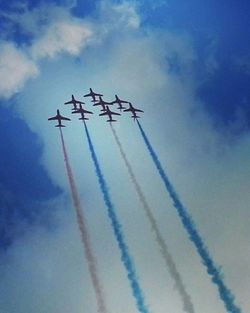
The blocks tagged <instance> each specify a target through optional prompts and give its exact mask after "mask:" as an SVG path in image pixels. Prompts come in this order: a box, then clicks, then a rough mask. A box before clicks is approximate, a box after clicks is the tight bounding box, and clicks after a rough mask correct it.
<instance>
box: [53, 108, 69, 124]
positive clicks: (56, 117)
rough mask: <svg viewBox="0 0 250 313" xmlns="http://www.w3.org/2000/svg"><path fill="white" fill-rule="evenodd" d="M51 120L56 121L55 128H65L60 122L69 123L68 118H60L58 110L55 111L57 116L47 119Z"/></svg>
mask: <svg viewBox="0 0 250 313" xmlns="http://www.w3.org/2000/svg"><path fill="white" fill-rule="evenodd" d="M53 120H57V121H58V124H57V125H55V127H65V125H62V120H63V121H70V118H68V117H65V116H62V115H61V114H60V112H59V110H57V114H56V115H55V116H52V117H50V118H48V121H53Z"/></svg>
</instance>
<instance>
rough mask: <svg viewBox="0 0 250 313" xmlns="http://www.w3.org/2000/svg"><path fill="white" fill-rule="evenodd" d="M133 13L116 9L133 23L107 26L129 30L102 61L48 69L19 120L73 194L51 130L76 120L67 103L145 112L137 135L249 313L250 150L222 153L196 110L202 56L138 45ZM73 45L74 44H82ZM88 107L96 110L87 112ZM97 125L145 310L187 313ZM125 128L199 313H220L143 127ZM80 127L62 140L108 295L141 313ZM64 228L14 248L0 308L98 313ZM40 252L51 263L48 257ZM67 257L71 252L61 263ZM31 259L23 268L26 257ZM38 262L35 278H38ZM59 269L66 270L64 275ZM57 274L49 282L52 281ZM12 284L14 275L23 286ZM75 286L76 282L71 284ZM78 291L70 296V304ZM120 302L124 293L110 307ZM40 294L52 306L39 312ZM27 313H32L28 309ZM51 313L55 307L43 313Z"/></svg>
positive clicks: (180, 47)
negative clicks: (119, 101) (91, 99)
mask: <svg viewBox="0 0 250 313" xmlns="http://www.w3.org/2000/svg"><path fill="white" fill-rule="evenodd" d="M126 6H127V4H126V5H125V9H124V8H122V9H121V8H120V9H118V11H119V10H120V11H121V12H123V11H124V10H125V11H126V12H128V15H126V14H125V15H123V16H126V18H125V19H124V20H123V19H122V18H121V20H120V21H119V18H117V19H116V18H115V19H113V18H112V19H109V17H108V16H102V22H103V23H100V25H102V26H103V25H104V26H105V27H110V29H111V26H112V23H113V24H114V23H115V21H118V24H116V26H117V25H120V26H122V25H124V28H122V27H121V29H119V27H117V28H116V27H114V29H113V33H114V34H116V36H114V37H115V38H112V39H113V40H112V42H111V40H110V38H108V40H107V41H105V37H104V39H103V40H102V41H101V42H100V45H99V46H98V49H96V47H93V46H90V49H88V50H81V51H80V50H79V52H78V53H80V54H79V62H78V63H77V64H76V63H75V62H74V61H73V60H72V59H71V58H68V57H64V58H60V59H56V60H52V61H51V60H50V61H49V62H43V68H42V70H41V75H40V77H39V79H37V80H34V81H30V82H29V83H28V84H27V88H25V89H24V91H23V93H22V95H20V97H19V103H18V106H17V108H18V112H19V113H20V115H21V116H22V117H23V118H24V119H25V121H26V122H27V124H28V125H29V127H30V128H31V129H33V130H34V131H35V132H37V133H38V135H39V136H40V137H41V138H42V140H43V142H44V155H43V157H42V162H43V165H44V166H45V168H46V169H47V171H48V174H49V175H50V176H51V178H52V179H53V180H54V181H55V182H56V183H58V184H60V186H62V187H63V188H64V189H65V190H68V189H67V180H66V177H65V175H64V164H63V158H62V156H61V147H60V141H59V139H58V132H57V130H56V129H55V128H54V127H53V126H52V125H51V124H49V123H48V121H47V117H48V116H49V115H50V114H53V113H54V112H55V109H56V108H58V107H59V106H60V108H61V109H62V112H63V113H64V114H66V115H69V112H70V111H69V109H68V108H66V106H63V105H61V104H62V103H63V102H64V101H65V100H67V99H68V97H69V96H70V95H71V93H74V94H75V95H76V96H77V97H79V98H81V99H82V94H83V92H84V90H85V91H87V88H88V87H91V86H92V87H93V88H95V89H96V90H97V91H100V92H104V94H105V99H107V100H108V101H109V100H111V98H112V97H113V95H114V94H115V93H118V94H119V95H120V96H121V97H122V98H127V99H128V100H131V101H132V102H133V103H134V104H135V105H136V106H138V107H139V108H142V109H144V111H145V113H144V115H143V118H142V119H141V120H142V124H143V126H144V127H145V130H146V131H147V133H148V134H149V135H150V140H151V141H152V143H153V145H154V147H155V149H156V151H157V152H158V154H159V156H160V159H161V161H162V164H163V166H164V168H167V170H168V174H169V177H170V178H171V180H172V181H173V182H174V185H175V186H176V189H177V191H178V192H179V194H180V195H181V198H182V199H183V201H184V203H185V205H186V206H187V207H188V208H189V210H190V212H191V213H192V215H193V217H194V220H195V221H196V222H197V225H198V227H199V229H200V231H201V233H202V235H203V237H204V238H205V239H206V243H207V245H208V247H209V250H210V251H211V254H212V255H213V256H214V258H215V260H217V261H218V263H219V264H222V265H223V272H224V273H225V278H226V282H227V283H228V285H229V286H230V287H231V288H232V290H233V291H234V292H235V294H236V300H237V303H241V304H242V307H243V309H245V310H247V308H248V307H249V295H248V294H247V291H245V290H249V281H247V275H245V274H246V273H247V272H249V271H250V268H249V262H248V259H249V257H250V256H249V254H250V252H249V242H248V241H249V240H248V238H249V227H248V220H249V219H248V217H249V210H248V203H249V201H250V199H249V192H247V186H249V184H250V178H249V175H247V173H249V168H250V163H249V158H247V156H248V155H249V153H250V151H249V150H250V142H249V138H244V139H242V140H240V141H238V143H237V144H234V145H231V146H230V145H227V143H225V141H224V138H223V137H222V136H221V135H220V134H218V133H216V132H215V131H214V129H213V128H212V126H211V121H210V120H209V118H208V117H207V116H206V115H205V114H204V112H202V110H201V109H200V106H199V105H200V103H199V101H198V100H197V99H196V97H195V85H196V84H195V82H194V81H193V77H192V75H191V71H190V69H191V65H192V62H193V60H195V57H196V56H195V53H194V51H193V49H192V44H191V43H190V41H189V39H188V38H187V37H183V36H179V35H173V34H171V33H165V34H161V35H160V36H159V34H158V33H155V32H148V33H144V35H141V34H140V33H134V28H133V27H132V28H131V27H130V26H129V27H128V25H129V24H130V23H128V21H129V20H130V19H129V18H128V17H129V16H131V14H132V13H131V12H130V10H129V9H128V8H127V7H126ZM107 7H108V6H107ZM118 8H119V5H118ZM114 10H115V9H114ZM116 10H117V9H116ZM105 12H109V10H107V11H105ZM129 12H130V13H129ZM116 14H117V13H116ZM132 15H133V14H132ZM119 16H120V15H119V14H118V17H119ZM132 20H133V19H132ZM104 21H106V22H104ZM58 22H59V21H56V23H58ZM56 23H55V24H54V25H56ZM105 23H106V24H105ZM119 23H120V24H119ZM132 24H133V23H132ZM51 27H52V24H51V25H50V27H49V28H47V29H46V30H45V32H43V34H42V35H41V37H40V38H37V40H41V39H42V38H45V37H46V36H45V35H46V34H48V31H49V29H51ZM96 27H97V28H98V27H99V26H98V25H97V26H96ZM52 28H53V27H52ZM97 28H96V29H97ZM124 29H127V30H128V29H130V30H132V32H131V33H129V32H126V31H124V32H123V30H124ZM54 31H55V29H54ZM99 35H100V34H98V36H99ZM43 36H44V37H43ZM80 37H81V36H80ZM77 38H78V37H77ZM74 40H75V41H76V42H79V40H78V39H74ZM57 49H58V50H56V52H55V53H59V52H62V50H61V48H60V45H59V48H57ZM52 50H53V49H52ZM66 52H67V53H69V54H72V52H69V51H66ZM52 54H53V53H52ZM46 55H48V54H46ZM73 55H74V54H73ZM172 55H178V58H179V61H180V62H179V63H180V66H181V68H182V70H183V69H184V70H183V71H182V76H181V79H180V77H178V75H171V73H169V72H168V66H167V65H168V64H167V62H166V60H167V59H168V57H171V56H172ZM53 61H54V62H53ZM69 77H70V79H69ZM44 91H46V92H44ZM87 105H89V106H90V103H88V104H87ZM89 108H90V107H89ZM95 113H96V114H95V115H94V116H93V118H91V120H90V121H89V124H88V125H89V128H90V131H91V135H92V136H93V139H94V143H95V147H96V149H97V152H98V155H99V156H100V161H101V166H102V168H103V170H104V173H106V174H107V176H106V177H107V181H108V183H109V186H110V191H111V194H112V198H113V200H114V203H115V204H117V211H118V216H119V217H120V218H121V223H122V225H123V227H124V231H125V236H126V240H127V242H128V244H129V247H130V249H131V251H132V255H133V257H134V260H135V265H136V268H137V271H138V274H139V277H140V279H141V282H142V286H143V289H144V291H145V295H146V301H147V303H149V304H150V309H152V312H159V313H161V312H165V311H166V308H168V309H169V311H171V312H173V313H176V312H180V311H181V304H180V300H179V298H178V295H177V294H176V291H175V290H174V288H173V287H172V286H173V282H172V281H171V280H170V278H169V276H168V273H167V270H166V269H165V268H164V265H163V263H162V261H161V258H160V256H159V253H158V248H157V247H156V245H155V242H154V239H153V237H152V233H151V231H150V227H149V225H148V221H147V220H146V219H145V216H144V215H143V213H142V212H141V208H140V204H139V203H138V199H137V198H136V197H135V196H134V190H133V188H132V186H131V184H130V183H129V181H128V176H127V173H126V171H125V170H124V166H123V165H122V163H121V161H120V158H119V154H118V151H117V149H116V147H115V146H114V142H113V140H112V137H111V132H110V130H109V129H108V126H107V123H105V122H104V121H101V119H100V118H99V116H97V111H95ZM72 119H73V118H72ZM120 121H121V122H119V123H117V124H116V125H115V127H116V128H117V131H118V134H119V136H120V139H121V141H122V143H123V145H124V146H125V148H126V151H127V154H128V158H129V160H130V161H132V164H133V166H134V169H135V171H136V174H137V175H138V178H139V180H140V182H141V184H142V187H143V189H144V190H145V192H146V194H147V197H148V199H149V202H150V203H151V205H152V208H153V209H154V213H155V216H156V218H157V220H158V223H159V226H160V228H161V230H162V233H163V234H164V236H165V238H166V240H167V242H168V244H169V245H170V250H171V252H172V254H173V256H174V258H175V260H176V263H177V266H178V268H179V270H180V272H181V274H182V276H183V279H184V281H185V285H186V286H187V288H188V291H189V293H190V295H191V296H192V298H193V301H194V304H195V308H196V311H197V312H199V311H202V312H204V313H211V312H221V311H223V310H224V309H223V306H222V304H221V301H220V300H219V299H218V293H217V290H216V289H215V288H214V286H213V285H212V283H211V281H210V280H209V279H208V277H207V274H206V272H205V270H204V268H203V266H202V264H201V262H200V259H199V257H198V256H197V254H196V252H195V251H194V249H193V246H192V244H191V243H190V242H189V240H188V239H187V236H186V233H185V232H184V231H183V229H182V226H181V225H180V222H179V220H178V218H177V215H176V212H175V210H174V208H173V206H172V204H171V203H170V201H169V200H168V197H167V195H166V193H165V190H164V188H163V187H162V183H161V181H160V180H159V178H158V176H157V174H156V172H155V169H154V167H153V165H152V162H151V160H150V158H149V156H148V155H147V152H146V149H145V146H144V144H143V143H142V140H141V138H140V136H139V134H138V130H137V128H136V124H135V123H133V122H132V121H131V120H130V118H129V117H128V116H125V114H123V116H122V117H121V119H120ZM76 122H77V120H76V119H75V120H73V121H72V122H71V124H70V125H69V127H67V128H66V129H65V132H64V134H65V140H66V144H67V147H68V150H69V155H70V160H71V163H72V167H73V171H74V174H75V177H76V180H77V182H78V186H79V191H80V192H81V196H82V198H83V200H84V202H83V203H84V205H85V206H86V208H87V211H88V222H89V223H90V225H91V226H92V227H90V229H91V230H92V233H91V234H92V237H91V238H93V243H94V247H95V251H97V253H98V256H99V258H98V260H100V262H99V264H100V272H101V275H102V278H103V285H104V287H105V288H106V290H107V298H108V300H109V301H108V303H109V305H110V312H120V311H121V309H120V308H128V302H129V309H128V311H129V312H136V309H135V306H134V299H133V298H132V295H131V292H130V290H129V288H128V286H127V285H126V282H125V281H126V279H125V274H124V269H123V268H122V266H121V263H120V260H119V255H118V253H117V250H116V248H117V245H116V242H115V240H114V238H113V236H112V232H111V229H110V228H109V226H108V222H107V217H106V213H105V208H104V206H103V203H102V199H101V195H100V192H99V189H98V186H97V181H96V177H95V175H94V170H93V165H92V163H91V160H90V155H89V152H88V148H87V144H86V140H85V138H84V135H83V129H82V127H81V125H80V124H77V123H76ZM111 168H112V170H111ZM64 220H65V221H66V222H65V224H66V225H68V227H67V226H65V225H63V226H62V231H61V230H60V236H58V237H57V238H48V235H47V234H39V235H37V234H36V233H35V235H34V238H33V239H31V238H30V237H31V236H32V235H30V237H29V236H27V238H24V239H23V241H21V243H20V246H19V247H17V246H14V247H13V251H12V253H13V255H14V256H13V258H12V259H11V262H10V263H9V264H10V265H8V266H9V268H8V270H7V274H6V275H5V277H4V281H6V282H7V283H9V284H12V285H11V286H10V285H7V287H8V288H9V289H8V290H9V294H10V296H9V298H8V297H7V296H6V297H4V301H5V302H2V303H3V304H4V305H3V309H2V311H3V312H6V311H7V312H8V308H13V303H14V302H13V301H14V299H15V300H16V303H18V304H19V301H21V304H20V307H21V308H22V309H19V311H20V312H22V310H23V312H26V313H30V312H34V310H35V311H36V312H39V313H40V312H42V313H50V312H51V311H53V312H55V313H57V312H64V311H65V312H66V309H67V308H66V309H64V308H63V305H62V299H66V298H68V299H70V301H72V302H70V303H71V304H72V308H73V310H74V312H76V313H78V312H79V313H80V312H82V307H83V305H84V306H87V307H88V312H95V303H94V300H93V301H90V300H89V298H88V297H86V298H84V297H82V294H83V291H82V290H84V291H85V292H86V293H91V287H90V284H89V283H88V285H87V286H86V285H84V286H83V287H82V280H81V277H83V276H80V275H79V267H81V265H82V263H81V259H80V257H79V255H80V253H81V252H80V251H81V250H80V248H79V250H77V251H76V249H75V247H73V248H72V247H71V248H68V246H69V245H70V242H72V241H71V240H72V238H73V237H74V236H75V235H73V236H72V230H71V229H70V227H71V226H72V224H73V222H72V223H69V224H68V219H67V217H65V219H64ZM103 229H105V231H104V230H103ZM32 234H33V233H32ZM75 238H77V236H75ZM47 243H48V244H47ZM20 247H21V249H20ZM45 247H46V249H47V250H46V256H45V255H44V253H43V251H44V249H45ZM64 247H66V248H67V249H66V251H64V252H62V250H63V249H64ZM27 251H28V252H27ZM34 251H35V252H34ZM114 251H115V253H113V252H114ZM235 251H236V253H235ZM24 253H25V254H26V253H28V257H27V258H25V257H23V254H24ZM75 257H76V258H75ZM27 260H28V261H27ZM62 260H63V262H62ZM38 261H39V262H40V263H38V265H39V268H38V267H37V266H36V263H37V262H38ZM64 261H66V263H67V264H68V267H66V270H67V272H66V273H65V264H64ZM55 264H56V265H58V266H55ZM29 265H31V267H30V266H29ZM51 268H52V269H53V271H51V272H50V271H49V270H50V269H51ZM2 269H3V272H4V271H5V269H6V267H5V266H3V267H2ZM13 269H14V271H13ZM16 273H19V276H18V277H17V278H16V276H15V275H16ZM64 273H65V275H64ZM80 273H81V270H80ZM28 275H30V276H31V277H33V278H36V279H37V280H35V279H34V280H33V281H32V284H31V283H30V282H29V283H28V284H27V285H25V291H24V292H23V293H22V295H23V297H21V296H20V294H19V291H18V288H17V287H16V286H17V285H16V282H18V283H19V285H21V284H22V283H23V282H24V279H25V278H26V277H27V276H28ZM51 275H52V276H51ZM86 275H87V274H86ZM20 276H21V278H20ZM51 277H52V278H53V279H51ZM72 277H73V278H74V281H71V282H70V283H69V284H67V282H68V281H69V280H70V279H71V278H72ZM239 277H241V280H240V281H239ZM48 282H49V285H50V286H52V287H53V288H52V289H53V292H51V293H50V292H48V291H47V289H46V288H47V286H48ZM4 285H5V284H4ZM34 286H35V288H34ZM41 286H42V288H40V287H41ZM117 286H119V288H117ZM121 286H123V287H122V290H123V291H124V290H125V291H126V292H125V294H126V296H124V293H123V292H121V291H120V290H121V289H120V288H121ZM124 286H126V287H124ZM242 286H244V288H243V287H242ZM74 288H75V289H74ZM82 288H83V289H82ZM126 288H127V289H126ZM2 290H6V289H2ZM34 290H35V292H33V291H34ZM72 290H73V291H74V292H71V291H72ZM22 291H23V290H22ZM40 291H41V292H40ZM114 292H117V294H116V296H115V297H114V296H113V295H114ZM41 294H42V296H43V297H44V298H43V299H46V300H45V301H41ZM44 295H45V296H44ZM88 295H89V294H88ZM114 298H115V300H114ZM73 301H74V302H73ZM38 302H39V303H40V304H41V305H40V306H39V308H37V307H36V303H38ZM44 302H46V304H44ZM0 303H1V302H0ZM26 303H27V304H29V307H28V309H27V304H26ZM48 303H49V305H50V307H46V305H47V304H48ZM86 303H87V304H86ZM39 310H40V311H39ZM123 310H124V309H123ZM9 311H10V312H11V310H9ZM12 311H14V310H12Z"/></svg>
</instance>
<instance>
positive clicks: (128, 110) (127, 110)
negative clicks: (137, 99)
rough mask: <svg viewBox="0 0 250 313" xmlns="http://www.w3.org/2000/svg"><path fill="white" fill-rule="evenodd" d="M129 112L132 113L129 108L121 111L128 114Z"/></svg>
mask: <svg viewBox="0 0 250 313" xmlns="http://www.w3.org/2000/svg"><path fill="white" fill-rule="evenodd" d="M130 111H131V112H132V109H130V108H128V109H125V110H123V112H130Z"/></svg>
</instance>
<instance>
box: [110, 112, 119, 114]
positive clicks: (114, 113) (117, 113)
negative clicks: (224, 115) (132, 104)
mask: <svg viewBox="0 0 250 313" xmlns="http://www.w3.org/2000/svg"><path fill="white" fill-rule="evenodd" d="M111 114H112V115H121V114H120V113H116V112H111Z"/></svg>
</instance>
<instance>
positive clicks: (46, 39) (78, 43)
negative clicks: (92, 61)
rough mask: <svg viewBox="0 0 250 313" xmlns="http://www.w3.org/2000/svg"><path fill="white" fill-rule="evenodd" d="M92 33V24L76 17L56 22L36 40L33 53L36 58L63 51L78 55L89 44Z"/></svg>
mask: <svg viewBox="0 0 250 313" xmlns="http://www.w3.org/2000/svg"><path fill="white" fill-rule="evenodd" d="M92 35H93V32H92V30H91V28H90V26H87V25H86V24H83V23H80V22H76V21H74V19H72V20H70V21H58V22H55V23H53V24H51V25H50V26H49V27H48V29H47V30H46V32H45V34H44V35H43V36H42V37H41V38H39V39H38V40H36V41H35V42H34V44H33V45H32V48H31V50H32V55H33V56H34V58H35V59H37V58H44V57H54V56H55V55H57V54H59V53H62V52H65V53H68V54H71V55H75V56H76V55H78V54H79V53H80V51H81V50H82V49H83V48H84V47H85V46H86V45H87V43H88V41H89V39H90V38H91V37H92Z"/></svg>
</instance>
